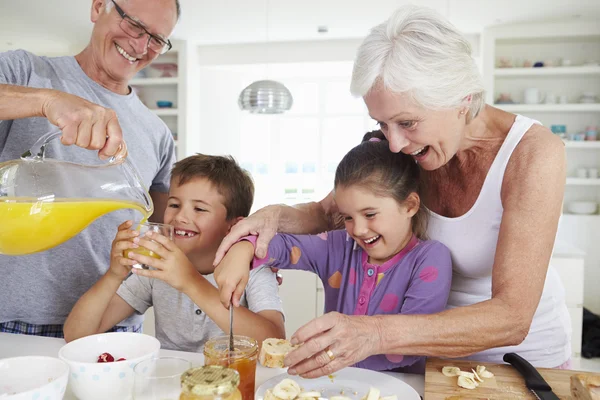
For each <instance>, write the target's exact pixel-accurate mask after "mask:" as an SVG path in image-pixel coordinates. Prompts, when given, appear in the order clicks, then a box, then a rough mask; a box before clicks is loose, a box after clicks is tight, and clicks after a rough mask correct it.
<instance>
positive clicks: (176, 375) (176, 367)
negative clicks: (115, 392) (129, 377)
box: [133, 357, 192, 400]
mask: <svg viewBox="0 0 600 400" xmlns="http://www.w3.org/2000/svg"><path fill="white" fill-rule="evenodd" d="M190 368H192V363H191V362H190V361H188V360H184V359H183V358H177V357H159V358H151V359H149V360H144V361H141V362H139V363H137V364H136V365H135V367H134V368H133V375H134V384H133V399H134V400H179V395H180V394H181V374H183V373H184V372H185V371H187V370H188V369H190Z"/></svg>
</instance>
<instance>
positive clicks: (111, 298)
mask: <svg viewBox="0 0 600 400" xmlns="http://www.w3.org/2000/svg"><path fill="white" fill-rule="evenodd" d="M121 283H122V281H121V279H120V278H118V277H116V276H115V275H113V274H111V273H110V271H109V272H107V273H106V274H105V275H104V276H103V277H102V278H100V280H99V281H98V282H96V284H94V286H92V287H91V288H90V290H88V291H87V292H85V293H84V295H83V296H81V298H80V299H79V300H78V301H77V303H76V304H75V306H74V307H73V310H71V313H70V314H69V316H68V318H67V321H66V322H65V326H64V334H65V340H66V341H67V342H70V341H72V340H75V339H79V338H81V337H84V336H88V335H93V334H96V333H102V332H106V331H107V330H109V329H110V328H112V327H113V326H115V325H116V324H117V323H119V322H121V321H122V320H124V319H125V318H127V317H129V316H131V315H132V314H133V313H134V312H135V309H134V308H133V307H131V306H130V305H129V304H127V302H125V300H123V299H122V298H121V297H120V296H119V295H117V289H118V288H119V286H120V285H121Z"/></svg>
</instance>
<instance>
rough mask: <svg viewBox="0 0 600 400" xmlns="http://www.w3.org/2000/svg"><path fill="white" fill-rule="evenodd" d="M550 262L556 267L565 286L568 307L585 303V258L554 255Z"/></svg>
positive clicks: (580, 305)
mask: <svg viewBox="0 0 600 400" xmlns="http://www.w3.org/2000/svg"><path fill="white" fill-rule="evenodd" d="M550 264H551V265H552V266H553V267H554V268H555V269H556V271H557V272H558V275H559V276H560V280H561V281H562V284H563V286H564V287H565V300H566V303H567V307H582V305H583V279H584V278H583V258H561V257H552V259H551V261H550Z"/></svg>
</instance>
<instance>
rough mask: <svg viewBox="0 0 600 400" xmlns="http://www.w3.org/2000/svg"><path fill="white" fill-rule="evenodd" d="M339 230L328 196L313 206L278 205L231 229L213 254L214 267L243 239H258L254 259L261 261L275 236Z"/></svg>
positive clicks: (338, 218) (339, 224)
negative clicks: (250, 237) (254, 236)
mask: <svg viewBox="0 0 600 400" xmlns="http://www.w3.org/2000/svg"><path fill="white" fill-rule="evenodd" d="M343 226H344V223H343V220H342V219H341V218H340V217H339V214H338V212H337V207H336V205H335V202H334V201H333V193H332V192H331V193H329V194H328V195H327V197H325V198H324V199H323V200H321V201H319V202H316V203H315V202H313V203H305V204H298V205H295V206H293V207H290V206H286V205H282V204H275V205H271V206H267V207H264V208H261V209H260V210H258V211H257V212H255V213H254V214H252V215H251V216H249V217H248V218H245V219H243V220H241V221H240V222H238V223H237V224H235V225H234V226H233V227H232V228H231V231H230V232H229V234H228V235H227V236H226V237H225V238H224V239H223V241H222V242H221V245H220V246H219V249H218V250H217V254H216V256H215V261H214V265H218V264H219V263H220V262H221V260H222V259H223V256H224V255H225V253H227V250H229V248H230V247H231V246H233V244H234V243H236V242H237V241H238V240H239V239H241V238H243V237H244V236H248V235H258V239H257V241H256V249H255V254H256V256H257V257H258V258H264V257H265V256H266V254H267V248H268V246H269V242H270V241H271V239H272V238H273V236H275V234H276V233H277V232H285V233H294V234H309V233H319V232H325V231H327V230H332V229H336V228H339V227H343Z"/></svg>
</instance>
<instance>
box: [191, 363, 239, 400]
mask: <svg viewBox="0 0 600 400" xmlns="http://www.w3.org/2000/svg"><path fill="white" fill-rule="evenodd" d="M239 384H240V374H239V373H238V372H237V371H235V370H233V369H230V368H225V367H222V366H220V365H205V366H204V367H199V368H191V369H188V370H187V371H185V372H184V373H183V374H182V375H181V395H180V396H179V400H242V394H241V393H240V390H239V389H238V385H239Z"/></svg>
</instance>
